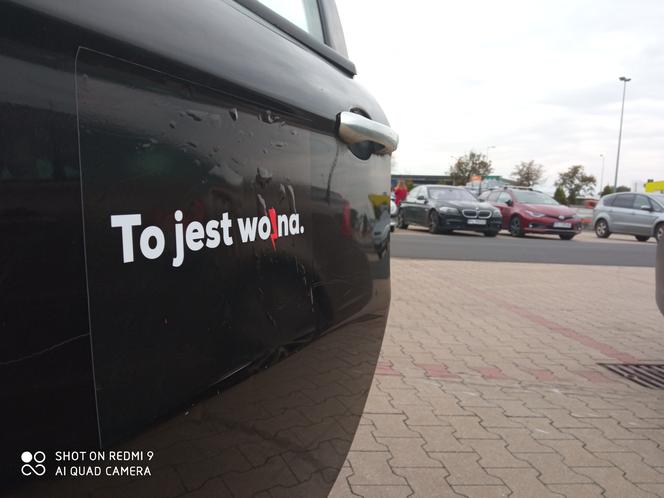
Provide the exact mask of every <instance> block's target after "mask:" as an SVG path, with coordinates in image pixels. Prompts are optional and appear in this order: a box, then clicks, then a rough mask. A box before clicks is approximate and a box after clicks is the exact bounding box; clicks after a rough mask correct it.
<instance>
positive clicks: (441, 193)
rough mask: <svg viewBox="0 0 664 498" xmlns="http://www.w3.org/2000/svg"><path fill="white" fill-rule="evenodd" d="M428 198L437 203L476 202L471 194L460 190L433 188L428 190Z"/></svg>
mask: <svg viewBox="0 0 664 498" xmlns="http://www.w3.org/2000/svg"><path fill="white" fill-rule="evenodd" d="M429 196H430V197H431V198H432V199H436V200H439V201H440V200H445V201H471V202H472V201H476V199H475V197H474V196H473V194H471V193H470V192H468V191H467V190H465V189H461V188H445V187H433V188H430V189H429Z"/></svg>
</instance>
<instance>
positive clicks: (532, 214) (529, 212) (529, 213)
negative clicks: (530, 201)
mask: <svg viewBox="0 0 664 498" xmlns="http://www.w3.org/2000/svg"><path fill="white" fill-rule="evenodd" d="M526 213H527V214H528V216H532V217H533V218H544V217H545V216H546V215H545V214H544V213H538V212H537V211H528V210H526Z"/></svg>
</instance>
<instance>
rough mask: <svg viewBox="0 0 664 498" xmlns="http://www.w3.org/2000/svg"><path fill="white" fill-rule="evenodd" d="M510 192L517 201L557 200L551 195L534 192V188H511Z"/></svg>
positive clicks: (548, 202) (541, 201)
mask: <svg viewBox="0 0 664 498" xmlns="http://www.w3.org/2000/svg"><path fill="white" fill-rule="evenodd" d="M512 193H513V195H514V197H515V198H516V200H517V201H519V202H523V203H525V204H546V205H555V204H558V202H557V201H556V200H555V199H553V198H552V197H549V196H548V195H546V194H543V193H542V192H535V191H534V190H513V191H512Z"/></svg>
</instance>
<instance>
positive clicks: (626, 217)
mask: <svg viewBox="0 0 664 498" xmlns="http://www.w3.org/2000/svg"><path fill="white" fill-rule="evenodd" d="M593 227H594V228H595V234H596V235H597V236H598V237H600V238H602V239H605V238H607V237H609V236H610V235H611V234H612V233H622V234H627V235H633V236H634V237H635V238H636V240H638V241H640V242H645V241H647V240H648V239H649V238H650V237H655V239H657V241H661V240H662V237H664V194H636V193H631V192H619V193H616V194H610V195H605V196H604V197H602V198H601V199H600V201H599V202H598V203H597V205H596V206H595V209H594V210H593Z"/></svg>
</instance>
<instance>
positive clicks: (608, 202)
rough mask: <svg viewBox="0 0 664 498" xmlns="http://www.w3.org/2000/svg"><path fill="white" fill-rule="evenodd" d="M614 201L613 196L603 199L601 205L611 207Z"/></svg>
mask: <svg viewBox="0 0 664 498" xmlns="http://www.w3.org/2000/svg"><path fill="white" fill-rule="evenodd" d="M615 199H616V197H615V196H613V195H612V196H609V197H603V198H602V205H603V206H613V201H614V200H615Z"/></svg>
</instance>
